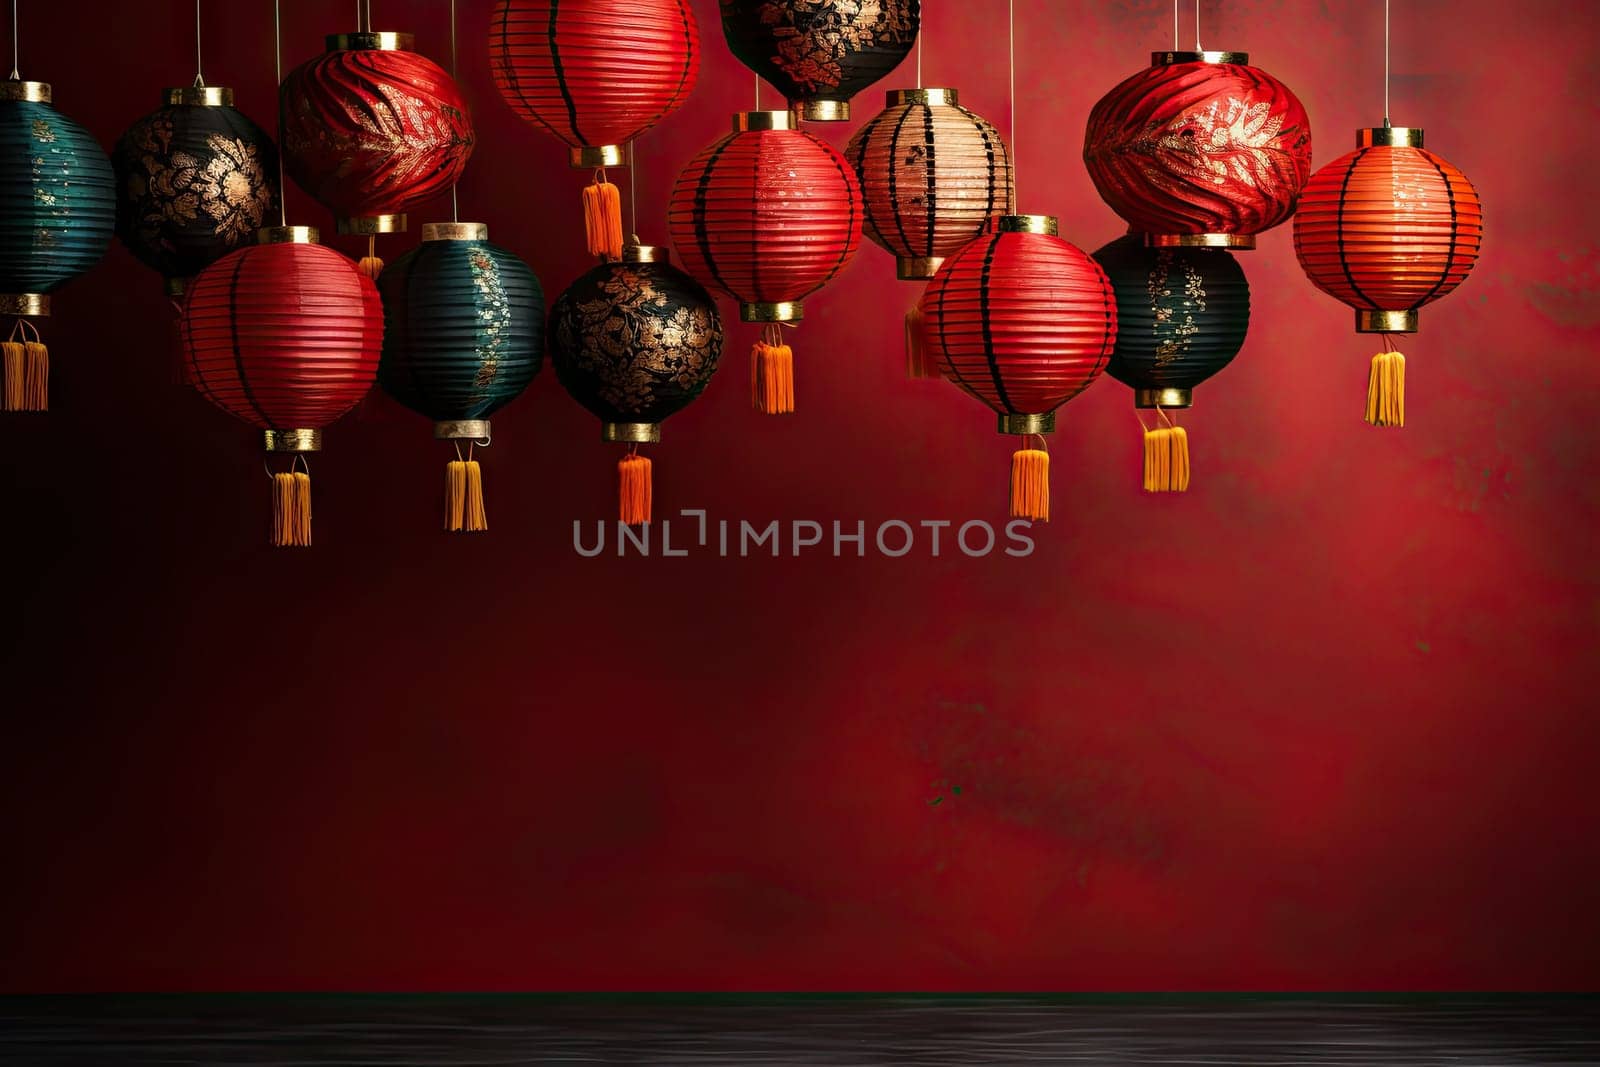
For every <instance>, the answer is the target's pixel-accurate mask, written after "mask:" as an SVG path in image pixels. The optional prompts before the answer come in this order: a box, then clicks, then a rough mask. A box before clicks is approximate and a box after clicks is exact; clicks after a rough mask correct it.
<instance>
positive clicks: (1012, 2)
mask: <svg viewBox="0 0 1600 1067" xmlns="http://www.w3.org/2000/svg"><path fill="white" fill-rule="evenodd" d="M1006 63H1007V65H1008V66H1009V68H1010V69H1009V70H1008V71H1007V76H1008V78H1009V86H1010V87H1009V89H1008V90H1007V92H1008V93H1009V94H1010V96H1011V197H1012V201H1013V202H1014V203H1019V204H1020V203H1021V202H1022V198H1021V197H1019V196H1017V169H1018V168H1017V0H1006Z"/></svg>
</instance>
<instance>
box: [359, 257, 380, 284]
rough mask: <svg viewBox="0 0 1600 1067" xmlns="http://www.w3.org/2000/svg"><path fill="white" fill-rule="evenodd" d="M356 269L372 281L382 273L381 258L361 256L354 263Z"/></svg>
mask: <svg viewBox="0 0 1600 1067" xmlns="http://www.w3.org/2000/svg"><path fill="white" fill-rule="evenodd" d="M356 269H357V270H359V271H360V272H361V273H362V274H365V275H366V276H367V277H369V278H371V279H372V280H373V281H377V280H378V275H380V274H382V273H383V260H381V259H379V258H378V257H377V256H362V257H361V262H359V263H357V264H356Z"/></svg>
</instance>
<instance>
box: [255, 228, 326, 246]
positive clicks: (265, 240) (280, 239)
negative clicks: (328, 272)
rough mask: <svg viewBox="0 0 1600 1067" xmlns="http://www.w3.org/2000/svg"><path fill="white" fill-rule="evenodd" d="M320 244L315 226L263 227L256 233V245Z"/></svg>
mask: <svg viewBox="0 0 1600 1067" xmlns="http://www.w3.org/2000/svg"><path fill="white" fill-rule="evenodd" d="M321 243H322V234H321V232H320V231H318V229H317V228H316V227H315V226H263V227H261V229H259V230H257V231H256V244H258V245H314V244H321Z"/></svg>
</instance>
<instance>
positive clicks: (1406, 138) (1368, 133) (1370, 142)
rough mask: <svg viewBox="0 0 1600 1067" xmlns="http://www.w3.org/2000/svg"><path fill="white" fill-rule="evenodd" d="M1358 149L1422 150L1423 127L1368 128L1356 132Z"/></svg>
mask: <svg viewBox="0 0 1600 1067" xmlns="http://www.w3.org/2000/svg"><path fill="white" fill-rule="evenodd" d="M1356 147H1357V148H1378V147H1384V148H1421V147H1422V127H1421V126H1368V127H1367V128H1366V129H1362V130H1357V131H1356Z"/></svg>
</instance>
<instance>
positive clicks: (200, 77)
mask: <svg viewBox="0 0 1600 1067" xmlns="http://www.w3.org/2000/svg"><path fill="white" fill-rule="evenodd" d="M200 68H201V63H200V0H194V87H195V88H196V89H201V88H204V87H205V84H206V77H205V75H204V74H202V73H200Z"/></svg>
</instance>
